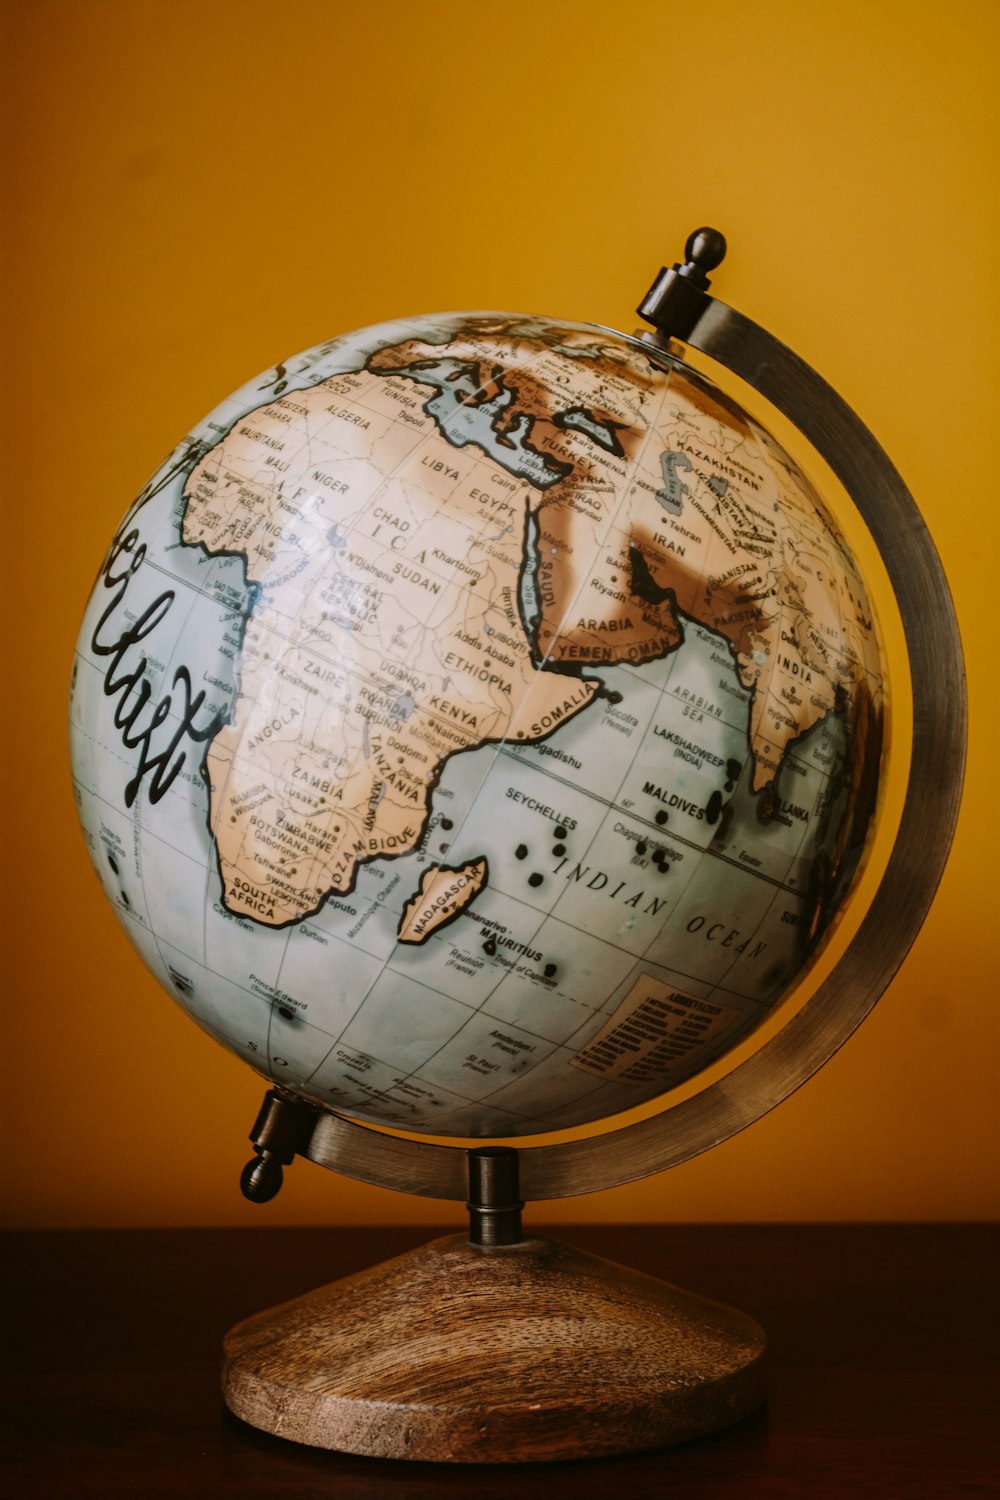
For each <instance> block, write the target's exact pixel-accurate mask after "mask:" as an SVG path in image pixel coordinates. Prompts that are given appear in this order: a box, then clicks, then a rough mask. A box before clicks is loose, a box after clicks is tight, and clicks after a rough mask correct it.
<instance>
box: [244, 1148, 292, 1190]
mask: <svg viewBox="0 0 1000 1500" xmlns="http://www.w3.org/2000/svg"><path fill="white" fill-rule="evenodd" d="M284 1176H285V1174H284V1172H283V1171H282V1170H281V1162H280V1161H278V1159H277V1157H274V1156H272V1155H271V1153H270V1152H269V1151H262V1152H261V1153H260V1155H259V1156H254V1157H252V1158H251V1160H250V1161H248V1162H247V1164H246V1166H245V1167H244V1168H243V1171H242V1172H241V1173H240V1192H241V1193H242V1194H243V1196H244V1198H249V1199H250V1202H251V1203H270V1201H271V1199H272V1198H273V1197H275V1195H276V1194H277V1193H278V1192H279V1191H280V1189H281V1184H282V1182H283V1181H284Z"/></svg>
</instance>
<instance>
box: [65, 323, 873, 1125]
mask: <svg viewBox="0 0 1000 1500" xmlns="http://www.w3.org/2000/svg"><path fill="white" fill-rule="evenodd" d="M882 703H883V686H882V663H881V656H880V651H879V645H878V640H877V635H876V630H875V625H874V621H873V614H872V607H871V604H870V603H869V599H868V595H867V592H866V589H865V585H864V583H863V581H862V578H861V576H860V573H859V570H858V567H857V565H856V563H855V561H854V559H853V558H852V555H851V553H850V551H849V549H848V547H847V545H846V543H845V541H844V539H843V537H842V535H841V534H840V531H839V530H838V528H837V526H836V524H835V523H834V521H833V519H832V518H831V516H830V514H829V513H828V511H827V509H826V508H825V506H824V504H823V503H822V501H821V500H820V499H819V497H818V496H817V494H816V493H815V491H814V490H813V488H812V487H811V485H810V484H809V482H808V481H807V479H806V478H805V477H804V476H803V474H802V473H801V472H800V470H799V469H798V468H797V467H796V465H795V464H794V462H793V461H792V459H791V458H790V457H789V456H788V455H787V454H786V453H785V452H784V451H783V450H782V449H781V448H780V447H779V445H778V444H777V443H776V442H775V441H774V439H773V438H772V437H770V436H769V434H768V433H766V432H765V431H764V430H763V429H762V428H761V427H760V426H759V425H758V424H757V423H755V422H754V421H752V420H751V419H750V418H749V417H748V416H746V415H745V414H744V413H742V412H741V411H740V410H739V409H737V408H736V407H735V406H734V405H733V403H732V402H731V401H730V400H729V399H728V398H727V397H725V396H724V395H722V394H721V393H720V392H719V391H718V390H716V389H715V388H714V387H713V386H711V385H710V384H709V383H708V382H707V381H706V380H705V379H704V378H703V377H701V376H698V375H696V374H695V373H694V372H693V371H691V370H690V369H687V368H686V367H685V366H684V365H682V364H681V363H679V362H678V361H675V360H672V359H671V358H669V357H668V356H667V355H664V354H660V353H658V352H656V351H654V350H653V349H651V348H648V347H646V346H645V345H643V344H642V343H641V342H639V341H636V340H634V339H628V338H626V337H624V336H622V335H619V334H614V333H611V332H609V331H608V330H605V329H599V328H594V327H586V326H580V325H575V324H568V323H563V322H556V321H552V320H538V319H533V318H525V317H519V316H514V315H509V314H453V315H443V316H436V317H426V318H418V319H410V320H407V321H405V322H398V323H391V324H384V325H381V326H379V327H376V328H371V329H365V330H363V331H361V332H359V333H355V334H351V335H349V336H347V337H344V338H340V339H336V340H334V341H332V342H330V343H326V344H323V345H320V346H319V347H317V348H315V349H312V350H310V351H308V352H307V353H305V354H303V355H301V356H299V357H297V358H295V359H293V360H289V361H287V362H286V363H285V364H282V365H279V366H278V367H277V369H276V370H275V371H273V372H269V373H268V374H267V376H266V377H263V378H261V379H258V380H256V381H253V382H251V383H250V384H249V385H247V386H245V387H244V388H243V389H242V390H240V391H238V392H237V393H236V394H235V395H234V396H232V397H231V398H230V399H229V400H228V401H226V402H224V403H223V405H222V406H221V407H220V408H219V409H218V410H217V411H216V412H214V413H213V414H212V415H211V416H210V417H209V418H207V419H206V420H205V422H203V423H202V424H201V425H200V426H199V427H198V428H196V429H195V431H194V432H193V433H192V434H191V435H190V436H189V437H188V438H187V439H185V441H184V442H183V443H182V444H181V445H180V447H179V448H178V449H177V451H176V452H175V453H174V454H173V455H172V456H171V458H170V459H168V461H167V462H166V463H165V464H164V466H163V467H162V468H161V469H160V470H159V471H158V472H157V473H156V474H155V475H154V476H153V478H152V479H151V480H150V482H149V484H148V485H147V486H146V488H145V489H144V490H143V492H142V494H141V495H140V496H139V498H138V499H137V500H136V502H135V504H134V505H133V506H132V508H131V509H130V511H129V512H128V514H127V516H126V517H125V520H124V521H123V522H122V524H121V526H120V528H119V529H118V531H117V533H116V535H115V538H114V540H113V542H112V545H111V548H110V550H109V552H108V554H107V556H106V558H105V561H104V563H103V565H102V568H101V571H100V574H99V577H98V581H97V584H96V587H95V589H94V593H93V596H92V598H91V600H90V603H89V606H88V609H87V612H86V616H85V619H84V623H83V628H82V631H81V635H80V640H79V645H78V649H77V659H76V666H75V671H74V687H73V696H72V707H71V723H72V747H73V767H74V779H75V785H76V793H77V800H78V805H79V811H80V817H81V821H82V824H83V828H84V831H85V834H86V837H87V840H88V843H89V847H90V851H91V855H92V858H93V860H94V864H95V867H96V869H97V871H98V874H99V876H100V879H101V881H102V883H103V885H104V888H105V890H106V892H107V894H108V897H109V899H110V900H111V901H112V903H113V905H114V907H115V910H116V912H117V914H118V916H119V919H120V921H121V922H122V925H123V926H124V928H125V930H126V932H127V933H128V935H129V937H130V938H131V940H132V942H133V943H134V945H135V946H136V948H137V949H138V951H139V953H140V954H141V956H142V957H143V959H144V960H145V961H146V963H147V964H148V965H149V967H150V968H151V969H152V970H153V972H154V973H155V974H156V975H157V976H158V977H159V978H160V980H161V981H162V982H163V984H164V985H165V986H166V987H167V988H168V990H170V992H171V993H172V994H173V996H174V998H175V999H176V1000H177V1001H178V1002H179V1003H180V1004H181V1005H182V1006H183V1007H184V1008H185V1009H186V1010H187V1011H188V1012H189V1014H190V1015H191V1016H192V1017H193V1018H194V1019H195V1020H196V1021H197V1022H198V1024H199V1025H200V1026H202V1027H203V1028H204V1029H205V1030H206V1031H208V1032H209V1033H210V1034H211V1035H213V1036H214V1037H216V1038H217V1040H218V1041H220V1042H222V1043H223V1044H224V1045H225V1046H227V1047H229V1048H230V1049H232V1050H233V1051H234V1052H236V1053H237V1054H238V1055H239V1056H241V1057H244V1058H245V1059H246V1060H247V1061H248V1062H249V1063H251V1064H252V1065H253V1066H254V1067H255V1068H256V1069H257V1070H258V1071H259V1072H261V1073H262V1074H264V1075H265V1076H266V1077H267V1078H269V1079H272V1080H274V1081H275V1082H277V1083H279V1084H281V1085H283V1086H285V1087H287V1088H289V1089H291V1090H293V1091H295V1092H297V1093H299V1094H301V1095H304V1096H306V1097H308V1098H310V1099H313V1100H315V1101H317V1102H319V1103H320V1104H323V1105H325V1106H327V1107H329V1108H331V1109H333V1110H336V1111H338V1112H343V1113H345V1114H348V1115H351V1116H353V1117H356V1118H358V1119H361V1120H367V1121H373V1122H377V1123H384V1124H392V1125H395V1126H399V1127H402V1128H404V1129H412V1130H418V1131H421V1132H430V1133H438V1134H444V1135H463V1136H484V1135H490V1136H517V1135H520V1134H525V1133H529V1132H530V1133H537V1132H544V1131H549V1130H555V1129H561V1128H564V1127H566V1126H569V1125H575V1124H581V1123H583V1122H586V1121H591V1120H595V1119H598V1118H601V1117H604V1116H606V1115H609V1114H613V1113H615V1112H618V1111H621V1110H623V1109H627V1108H629V1107H630V1106H632V1105H634V1104H637V1103H640V1102H642V1101H644V1100H646V1099H648V1098H650V1097H652V1096H654V1095H658V1094H660V1093H663V1092H665V1091H666V1090H669V1089H670V1088H672V1087H673V1086H675V1085H676V1084H678V1083H680V1082H681V1081H683V1080H684V1079H687V1078H689V1077H690V1076H692V1075H693V1074H695V1073H697V1072H699V1071H700V1070H702V1069H703V1068H705V1067H706V1066H707V1065H708V1064H709V1063H711V1062H713V1061H715V1060H716V1059H717V1058H718V1057H719V1056H720V1055H722V1054H723V1053H725V1052H727V1051H728V1050H729V1049H730V1048H732V1047H733V1046H734V1045H735V1044H736V1043H737V1042H739V1041H740V1040H741V1039H742V1038H743V1037H745V1036H746V1035H747V1034H748V1033H749V1032H750V1031H752V1030H753V1028H754V1027H756V1026H757V1025H758V1024H759V1023H760V1022H761V1021H762V1020H763V1019H764V1018H765V1017H766V1016H767V1015H768V1014H769V1013H770V1012H771V1010H772V1009H773V1007H774V1006H775V1005H777V1004H778V1002H779V1001H781V999H782V998H783V997H784V996H785V995H787V994H788V993H789V991H790V990H791V989H792V988H793V987H794V986H795V984H796V983H797V981H799V979H800V978H801V977H802V975H803V974H804V972H805V970H806V969H807V968H808V966H809V965H810V963H811V962H812V960H813V958H814V957H815V955H816V953H817V952H818V950H819V948H820V947H821V945H822V940H823V938H824V935H825V934H826V933H827V932H828V931H829V928H830V924H831V921H832V919H833V918H834V917H835V915H836V914H837V912H838V911H839V910H840V909H841V907H842V905H843V903H844V901H845V899H846V898H847V896H848V894H849V891H850V887H851V883H852V880H853V878H854V876H855V874H856V872H857V869H858V865H859V862H860V858H861V855H862V852H863V849H864V846H865V841H866V836H867V833H868V828H869V823H870V821H871V816H872V813H873V809H874V806H875V794H876V787H877V782H878V774H879V765H880V758H881V739H882V735H881V727H882Z"/></svg>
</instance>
